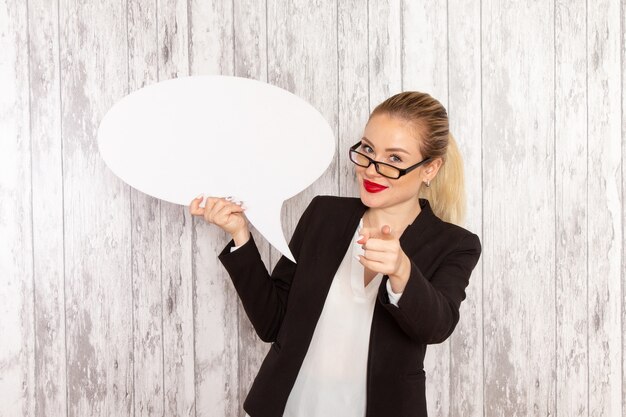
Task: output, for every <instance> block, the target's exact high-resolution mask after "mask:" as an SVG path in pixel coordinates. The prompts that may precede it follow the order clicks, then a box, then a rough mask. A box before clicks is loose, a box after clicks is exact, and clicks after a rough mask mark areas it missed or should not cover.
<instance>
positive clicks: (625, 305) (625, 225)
mask: <svg viewBox="0 0 626 417" xmlns="http://www.w3.org/2000/svg"><path fill="white" fill-rule="evenodd" d="M620 6H621V7H620V9H621V13H620V16H621V20H620V22H621V25H620V33H621V39H620V43H621V55H620V56H621V63H622V67H621V82H622V111H621V117H622V160H621V164H620V166H621V168H622V169H621V173H622V194H621V200H620V201H621V204H622V268H621V269H622V301H621V304H622V328H621V335H622V402H621V405H622V417H626V336H624V335H626V167H625V165H626V33H625V31H626V1H625V0H622V1H621V2H620Z"/></svg>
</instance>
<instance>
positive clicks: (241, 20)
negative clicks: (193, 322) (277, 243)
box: [220, 0, 270, 417]
mask: <svg viewBox="0 0 626 417" xmlns="http://www.w3.org/2000/svg"><path fill="white" fill-rule="evenodd" d="M233 7H234V9H233V18H234V22H233V27H234V29H233V36H234V47H235V50H234V75H236V76H238V77H245V78H251V79H256V80H259V81H263V82H267V37H266V33H267V32H266V31H267V25H266V21H265V13H266V11H267V9H266V4H265V2H260V1H256V0H237V1H235V2H234V4H233ZM251 232H252V234H253V236H254V241H255V242H256V243H257V246H258V248H259V251H260V253H261V257H262V258H263V261H264V262H265V266H266V267H268V266H269V263H270V245H269V243H267V242H266V241H264V239H263V237H262V236H261V235H260V234H259V233H258V232H257V231H256V230H255V229H254V227H251ZM220 268H221V267H220ZM226 279H228V280H230V279H229V277H228V276H227V277H226ZM237 301H238V302H237V320H238V334H239V337H238V342H239V345H238V352H239V355H238V369H239V375H238V377H239V387H238V388H239V393H238V395H239V399H238V404H236V405H237V406H238V407H239V414H238V415H239V416H241V417H243V416H245V414H246V413H245V411H244V410H243V402H244V400H245V398H246V396H247V395H248V392H249V391H250V387H251V386H252V383H253V382H254V378H255V377H256V375H257V372H258V370H259V368H260V366H261V363H262V361H263V359H264V358H265V355H266V354H267V350H268V346H267V344H266V343H265V342H263V341H262V340H261V339H259V337H258V335H257V334H256V331H255V330H254V327H253V326H252V323H250V320H249V319H248V317H247V315H246V312H245V310H244V308H243V305H242V304H241V301H240V300H239V299H238V300H237Z"/></svg>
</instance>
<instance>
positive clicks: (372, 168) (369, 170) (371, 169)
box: [365, 162, 378, 177]
mask: <svg viewBox="0 0 626 417" xmlns="http://www.w3.org/2000/svg"><path fill="white" fill-rule="evenodd" d="M365 173H366V174H367V175H368V176H370V177H374V176H376V175H378V172H376V166H375V165H374V163H373V162H372V163H371V164H370V166H368V167H367V168H365Z"/></svg>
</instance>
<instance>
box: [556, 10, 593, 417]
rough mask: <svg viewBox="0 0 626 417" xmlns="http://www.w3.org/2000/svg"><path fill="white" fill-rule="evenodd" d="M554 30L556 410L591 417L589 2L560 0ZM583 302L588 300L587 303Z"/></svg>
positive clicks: (569, 414) (566, 414) (565, 413)
mask: <svg viewBox="0 0 626 417" xmlns="http://www.w3.org/2000/svg"><path fill="white" fill-rule="evenodd" d="M554 32H555V42H556V44H555V65H556V66H555V77H556V78H555V92H554V94H555V116H554V120H555V138H556V143H555V158H556V165H555V168H556V170H555V174H556V177H555V181H556V184H555V190H556V201H555V203H556V253H555V255H556V306H557V308H556V321H557V328H556V342H557V344H556V360H557V362H556V366H557V368H556V378H557V380H556V410H557V413H558V415H563V416H587V415H588V408H587V401H588V395H589V386H588V383H587V381H588V377H589V373H588V364H589V356H588V353H587V339H588V337H589V334H588V326H587V306H586V299H587V262H588V252H587V238H588V237H587V221H588V216H589V214H588V213H589V208H588V206H587V178H588V172H587V170H588V168H587V154H588V150H587V87H586V81H587V48H586V5H585V2H584V1H577V2H572V1H560V0H557V1H556V4H555V28H554ZM572 190H579V191H578V192H572ZM581 300H584V301H585V302H583V303H581ZM572 381H578V382H577V383H572Z"/></svg>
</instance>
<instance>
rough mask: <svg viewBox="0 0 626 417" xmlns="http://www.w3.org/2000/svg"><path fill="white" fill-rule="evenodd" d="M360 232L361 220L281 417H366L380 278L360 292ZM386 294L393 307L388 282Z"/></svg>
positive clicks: (393, 296) (394, 299) (394, 297)
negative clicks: (373, 320) (374, 316)
mask: <svg viewBox="0 0 626 417" xmlns="http://www.w3.org/2000/svg"><path fill="white" fill-rule="evenodd" d="M361 227H362V221H361V222H360V223H359V228H357V230H356V232H355V234H354V239H353V242H352V245H350V246H349V247H348V250H347V251H346V254H345V256H344V258H343V260H342V262H341V265H340V266H339V269H338V270H337V273H336V274H335V277H334V279H333V281H332V284H331V286H330V290H329V292H328V295H327V297H326V301H325V303H324V308H323V310H322V313H321V315H320V318H319V321H318V322H317V326H316V327H315V331H314V333H313V338H312V340H311V344H310V345H309V349H308V351H307V353H306V356H305V358H304V361H303V363H302V367H301V368H300V371H299V373H298V376H297V378H296V381H295V383H294V386H293V388H292V390H291V393H290V394H289V398H288V400H287V404H286V406H285V411H284V413H283V417H335V416H336V417H363V416H365V402H366V391H365V389H366V380H367V356H368V349H369V335H370V328H371V324H372V316H373V313H374V306H375V303H376V295H377V293H378V287H379V286H380V282H381V280H382V275H381V274H377V275H376V276H375V277H374V278H373V279H372V280H371V281H370V283H369V284H368V285H367V287H365V282H364V277H363V275H364V268H363V265H361V263H360V262H359V261H358V260H357V259H356V258H355V256H356V255H362V254H363V249H362V248H361V245H360V244H358V243H356V241H357V239H358V235H359V234H358V231H359V229H360V228H361ZM235 249H236V248H232V249H231V250H235ZM387 293H388V294H389V300H390V302H391V303H393V304H394V305H396V306H397V305H398V300H399V299H400V296H401V295H402V293H400V294H397V293H394V292H393V291H392V290H391V284H390V283H389V281H387ZM246 417H250V416H249V415H248V414H246Z"/></svg>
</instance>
